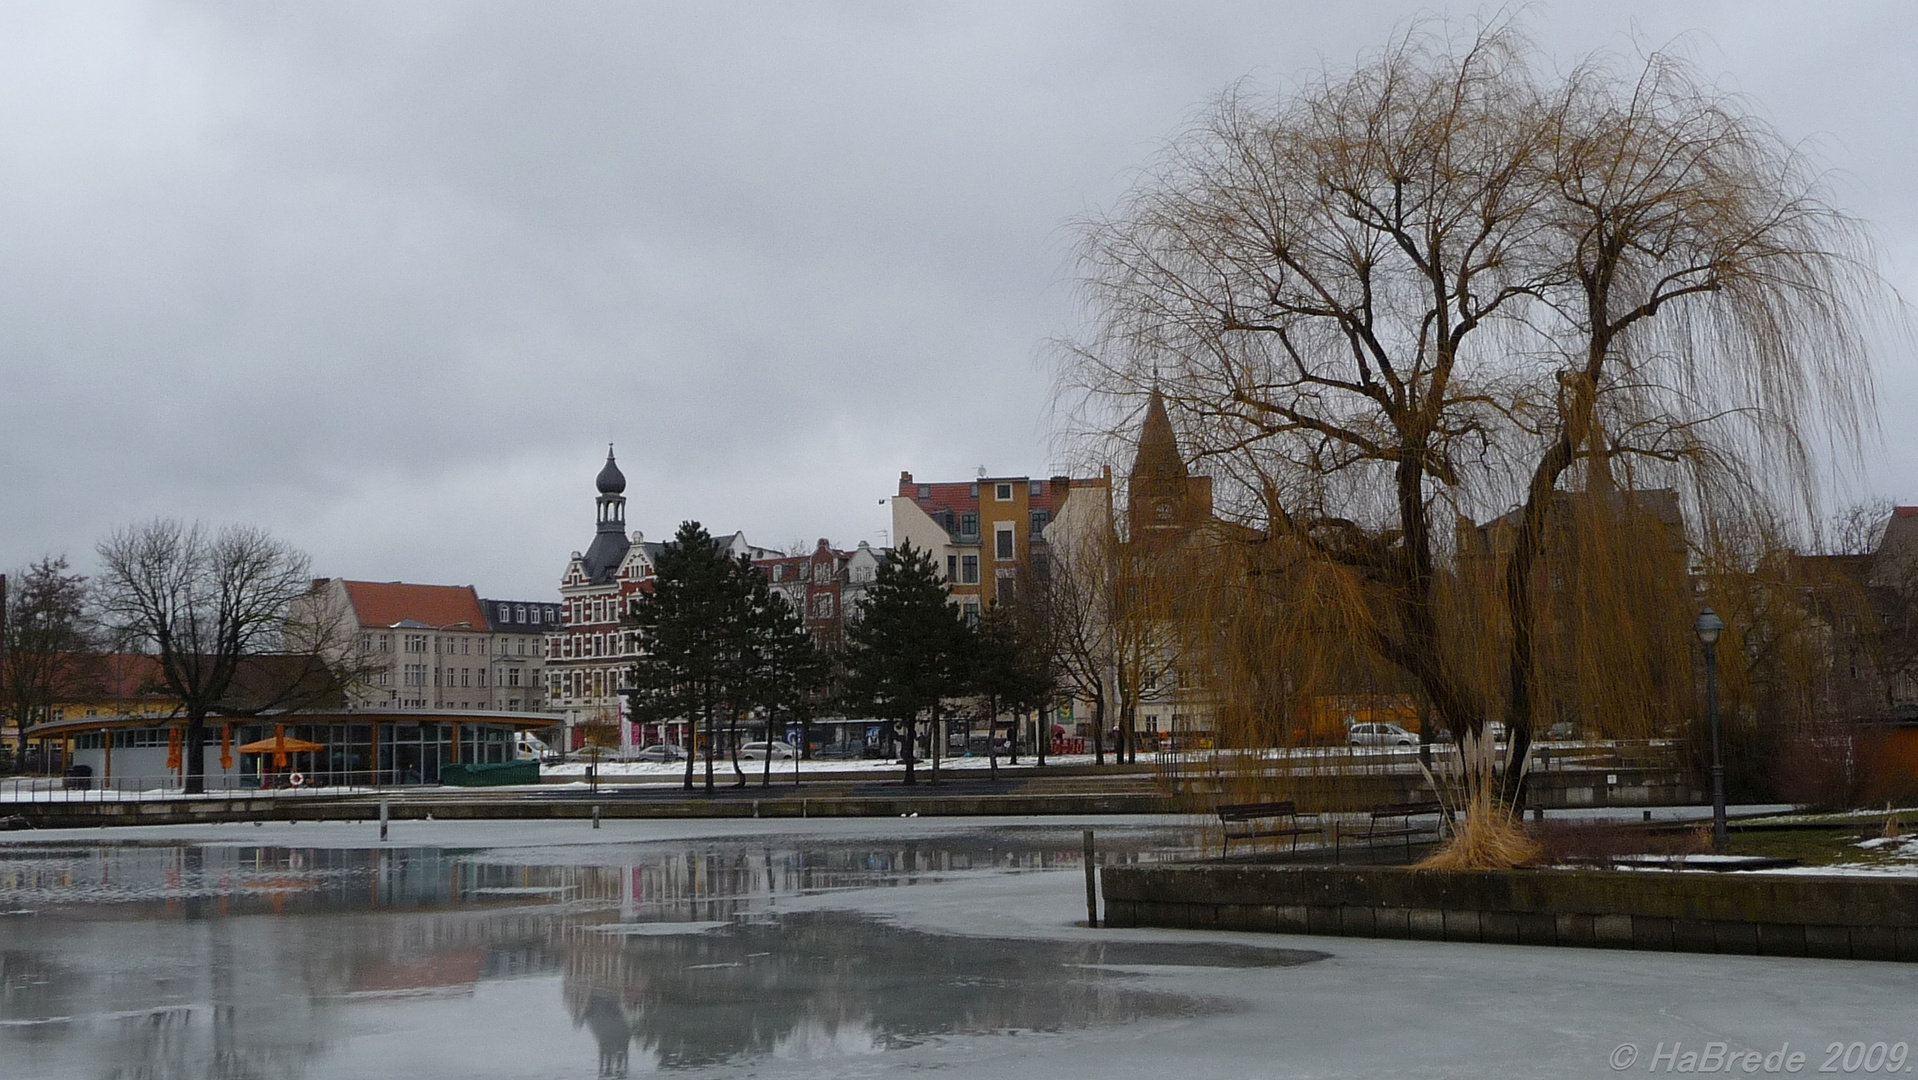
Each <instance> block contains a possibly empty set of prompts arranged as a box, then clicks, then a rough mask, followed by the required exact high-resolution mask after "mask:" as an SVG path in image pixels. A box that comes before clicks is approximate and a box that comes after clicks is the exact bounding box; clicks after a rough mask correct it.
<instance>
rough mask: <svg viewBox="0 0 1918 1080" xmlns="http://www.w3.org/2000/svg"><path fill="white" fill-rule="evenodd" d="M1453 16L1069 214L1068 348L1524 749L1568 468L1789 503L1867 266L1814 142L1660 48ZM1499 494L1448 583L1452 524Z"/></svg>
mask: <svg viewBox="0 0 1918 1080" xmlns="http://www.w3.org/2000/svg"><path fill="white" fill-rule="evenodd" d="M1448 30H1449V28H1441V29H1440V30H1438V31H1434V30H1431V29H1429V28H1418V29H1414V30H1412V31H1410V32H1408V33H1406V34H1404V35H1402V36H1401V37H1399V38H1398V39H1397V40H1396V41H1394V42H1393V43H1392V44H1391V45H1390V46H1389V47H1388V48H1387V49H1386V50H1385V51H1384V52H1383V53H1381V54H1379V55H1377V56H1375V57H1373V58H1370V59H1368V60H1366V61H1364V62H1363V63H1361V64H1360V65H1358V66H1357V67H1356V69H1355V70H1353V71H1351V72H1350V73H1346V74H1332V73H1327V74H1325V75H1324V76H1322V77H1320V78H1318V79H1316V80H1314V81H1311V82H1309V83H1306V84H1304V85H1301V86H1299V87H1297V88H1296V89H1295V90H1294V91H1293V92H1291V93H1290V94H1287V95H1285V96H1282V97H1279V98H1276V99H1272V100H1259V99H1257V98H1255V97H1254V96H1253V95H1251V94H1249V93H1246V92H1243V91H1240V90H1234V91H1232V92H1230V93H1228V94H1226V95H1225V96H1224V97H1223V98H1222V99H1221V100H1220V101H1219V102H1218V103H1217V105H1216V106H1215V107H1214V108H1213V109H1212V110H1211V112H1210V114H1209V115H1208V116H1207V117H1206V118H1205V119H1204V120H1203V121H1201V122H1200V123H1199V124H1197V125H1196V126H1195V127H1193V128H1192V129H1191V130H1189V131H1187V132H1185V133H1184V134H1183V135H1182V136H1181V137H1179V138H1178V139H1177V140H1176V141H1175V142H1174V143H1173V144H1172V145H1171V147H1170V149H1169V151H1168V152H1167V154H1166V156H1165V158H1164V159H1163V160H1162V161H1161V162H1160V163H1159V165H1158V166H1157V167H1156V168H1155V169H1153V170H1152V171H1151V172H1150V173H1149V174H1148V176H1147V178H1146V179H1145V180H1144V181H1143V182H1142V183H1141V184H1140V185H1139V186H1138V187H1137V189H1136V190H1135V191H1134V192H1133V193H1132V194H1131V195H1130V196H1129V197H1128V198H1127V199H1126V200H1125V201H1124V202H1123V204H1122V205H1121V206H1120V208H1119V209H1118V210H1117V211H1116V212H1115V213H1113V214H1112V215H1110V216H1107V217H1104V218H1101V219H1099V220H1096V221H1093V222H1091V223H1089V224H1088V226H1087V227H1086V232H1085V241H1084V247H1083V257H1084V260H1085V265H1086V267H1087V270H1088V275H1087V284H1086V295H1087V299H1088V301H1089V307H1090V310H1091V313H1092V323H1091V326H1090V330H1089V332H1088V333H1087V334H1086V335H1085V336H1084V337H1082V338H1081V339H1080V340H1079V341H1078V342H1076V343H1075V344H1073V345H1072V346H1070V347H1069V348H1068V349H1067V352H1066V355H1067V357H1068V363H1067V365H1066V370H1065V371H1064V373H1063V375H1064V380H1065V387H1066V391H1067V392H1068V393H1069V394H1071V393H1076V394H1077V397H1076V400H1077V401H1079V402H1080V403H1081V406H1080V416H1081V418H1082V421H1083V423H1084V425H1085V426H1086V428H1087V429H1088V430H1091V431H1106V432H1111V431H1114V430H1116V429H1117V426H1118V425H1117V424H1116V423H1114V420H1113V418H1115V417H1117V416H1119V415H1121V414H1122V413H1124V412H1126V411H1127V410H1129V409H1131V408H1135V407H1136V404H1137V403H1138V402H1139V401H1140V400H1142V399H1143V398H1144V397H1145V396H1146V395H1147V394H1148V393H1149V392H1150V391H1151V389H1152V388H1154V387H1155V386H1157V387H1159V388H1161V389H1162V390H1163V392H1164V394H1165V396H1166V398H1167V400H1168V403H1169V404H1170V405H1171V406H1172V411H1173V413H1174V414H1175V415H1176V416H1177V417H1178V418H1179V419H1180V420H1181V421H1183V427H1184V428H1185V431H1184V441H1186V442H1187V443H1188V445H1191V446H1193V447H1195V448H1196V449H1197V451H1198V453H1199V455H1200V456H1201V457H1202V458H1204V459H1206V460H1207V461H1208V462H1209V468H1210V470H1211V471H1212V472H1213V473H1214V475H1215V477H1216V478H1217V479H1218V480H1219V481H1220V483H1221V486H1222V487H1223V488H1224V489H1225V501H1226V502H1227V503H1229V504H1230V506H1231V509H1232V510H1233V511H1234V512H1235V513H1236V514H1237V515H1238V516H1239V517H1240V519H1241V520H1242V521H1243V522H1244V523H1245V524H1247V525H1251V526H1254V527H1256V528H1257V529H1258V530H1259V531H1260V532H1261V533H1262V534H1263V536H1264V538H1265V540H1264V546H1265V550H1266V551H1267V553H1268V557H1267V559H1266V565H1265V566H1264V567H1263V569H1266V570H1269V571H1276V570H1281V569H1284V568H1287V567H1290V568H1294V569H1298V572H1304V569H1303V568H1305V567H1310V568H1312V572H1313V573H1315V574H1322V575H1325V576H1326V580H1328V581H1330V582H1331V583H1332V586H1333V590H1334V591H1335V592H1337V593H1338V594H1339V599H1338V601H1337V602H1335V603H1332V604H1329V605H1328V606H1327V608H1326V617H1327V618H1328V619H1331V620H1333V621H1335V622H1337V623H1338V632H1339V633H1340V634H1342V635H1343V637H1344V638H1345V639H1346V640H1347V641H1349V642H1351V643H1353V644H1355V645H1357V646H1359V647H1361V648H1363V649H1364V650H1365V651H1367V652H1369V653H1371V654H1373V655H1375V656H1376V657H1378V658H1379V659H1380V660H1381V661H1383V662H1384V663H1386V664H1389V665H1391V666H1392V667H1395V668H1397V669H1399V670H1401V671H1403V672H1404V673H1406V674H1407V675H1409V676H1410V677H1411V679H1412V680H1413V681H1414V682H1415V683H1416V685H1417V686H1418V688H1419V692H1420V695H1421V697H1422V698H1423V699H1424V700H1426V701H1429V702H1430V705H1431V707H1432V709H1433V710H1434V712H1435V713H1436V715H1437V716H1438V718H1439V719H1440V720H1441V721H1442V722H1443V723H1444V724H1445V725H1446V726H1447V727H1448V728H1450V729H1451V730H1452V731H1453V732H1454V733H1456V734H1459V735H1461V736H1462V735H1463V734H1464V733H1467V732H1478V731H1479V730H1480V729H1481V728H1482V727H1483V725H1484V724H1485V723H1486V722H1487V721H1488V720H1491V719H1503V720H1504V721H1505V722H1506V723H1507V724H1508V725H1509V727H1510V729H1511V732H1512V755H1511V758H1512V760H1513V761H1515V762H1522V761H1523V760H1524V757H1525V754H1526V752H1527V749H1528V747H1529V744H1530V740H1531V737H1532V731H1533V728H1534V726H1535V721H1536V718H1537V716H1538V715H1539V687H1538V685H1537V682H1538V662H1539V661H1538V655H1537V653H1538V648H1539V623H1538V618H1539V598H1538V596H1537V595H1536V592H1537V589H1538V579H1539V575H1540V559H1541V557H1542V555H1543V553H1544V552H1545V550H1546V545H1547V541H1548V534H1549V532H1550V525H1551V516H1552V512H1553V506H1554V503H1555V501H1556V500H1557V499H1558V497H1559V495H1560V494H1561V493H1563V492H1565V491H1567V490H1573V489H1577V490H1582V491H1595V490H1597V489H1598V488H1599V487H1600V486H1601V483H1602V479H1603V478H1604V477H1609V476H1611V475H1612V474H1613V473H1614V471H1615V470H1616V471H1618V472H1622V473H1623V474H1624V475H1623V477H1622V479H1621V480H1620V485H1621V486H1622V487H1624V488H1626V489H1628V490H1629V489H1633V488H1641V487H1644V486H1647V485H1650V486H1656V487H1667V488H1672V489H1676V490H1678V491H1680V492H1682V493H1683V496H1684V500H1685V504H1686V506H1687V507H1688V509H1689V511H1690V516H1691V518H1692V521H1693V525H1694V527H1695V528H1696V529H1697V530H1698V537H1699V543H1700V546H1701V547H1708V546H1710V544H1711V543H1712V538H1713V537H1716V536H1722V535H1726V534H1727V530H1726V528H1725V525H1726V522H1727V520H1728V519H1732V518H1736V517H1738V516H1739V515H1740V514H1743V513H1746V512H1751V513H1757V514H1767V513H1782V512H1786V511H1789V509H1790V507H1791V506H1793V505H1797V506H1800V507H1804V506H1808V505H1810V504H1811V503H1812V502H1813V501H1814V500H1813V498H1812V485H1811V481H1810V476H1811V470H1810V467H1809V464H1808V461H1809V459H1808V455H1807V454H1806V453H1805V450H1804V446H1803V440H1804V439H1805V437H1806V436H1807V435H1808V434H1810V433H1811V432H1813V431H1817V432H1818V433H1819V434H1820V435H1823V436H1829V437H1830V438H1831V439H1832V440H1833V441H1834V442H1836V443H1838V444H1840V445H1845V444H1855V441H1856V439H1857V437H1858V436H1859V434H1860V431H1861V428H1862V426H1863V425H1864V424H1865V423H1866V421H1865V420H1864V417H1865V416H1866V415H1867V412H1866V406H1867V405H1868V403H1869V401H1870V398H1871V382H1872V380H1871V375H1870V368H1869V365H1868V362H1867V355H1866V352H1867V350H1866V345H1865V342H1866V334H1865V323H1866V321H1867V315H1869V314H1870V312H1871V311H1872V310H1874V309H1873V307H1872V301H1873V300H1874V299H1875V298H1877V297H1881V296H1883V295H1884V293H1883V290H1882V286H1881V285H1880V283H1879V280H1878V278H1877V277H1876V275H1875V274H1874V273H1873V272H1872V271H1871V269H1870V263H1869V250H1868V246H1867V244H1866V243H1865V240H1864V239H1863V235H1862V230H1861V228H1860V227H1859V226H1858V225H1857V224H1856V223H1855V222H1854V221H1853V220H1852V219H1850V218H1848V217H1846V216H1844V215H1843V214H1841V213H1840V212H1838V211H1837V210H1835V209H1833V208H1832V207H1831V206H1830V205H1828V203H1827V201H1826V199H1825V195H1824V191H1823V188H1822V186H1821V183H1820V180H1819V177H1818V176H1817V174H1816V173H1815V172H1814V170H1813V169H1812V168H1811V166H1810V164H1809V163H1808V162H1807V161H1806V159H1805V158H1804V157H1803V156H1802V155H1801V154H1800V153H1799V152H1798V151H1797V150H1796V149H1794V148H1793V147H1791V146H1790V145H1788V144H1786V143H1785V142H1784V141H1783V140H1782V139H1781V138H1780V137H1779V136H1778V135H1777V134H1776V133H1775V132H1774V131H1772V130H1771V129H1770V128H1769V127H1768V126H1766V125H1765V124H1764V123H1763V122H1762V121H1761V120H1759V119H1758V118H1757V117H1755V116H1754V115H1753V114H1752V113H1751V112H1750V110H1748V109H1746V108H1744V107H1743V106H1742V105H1741V103H1740V102H1739V101H1738V100H1737V99H1736V98H1733V97H1730V96H1728V95H1725V94H1723V93H1719V92H1717V91H1714V90H1713V89H1712V88H1710V87H1709V86H1707V85H1704V84H1703V83H1701V82H1700V81H1699V80H1697V79H1696V78H1695V77H1694V76H1693V75H1692V73H1691V71H1690V70H1689V69H1688V68H1687V67H1686V65H1685V64H1683V63H1682V62H1680V61H1678V60H1676V59H1674V58H1672V57H1670V56H1665V55H1654V56H1652V57H1650V58H1649V59H1648V60H1646V61H1645V62H1644V63H1643V64H1642V65H1637V66H1635V67H1634V66H1629V65H1626V64H1623V63H1620V62H1616V61H1610V60H1607V59H1604V58H1595V59H1590V60H1587V61H1586V62H1584V63H1581V64H1580V65H1578V66H1577V67H1575V68H1573V69H1572V70H1571V71H1570V72H1569V73H1567V74H1564V75H1562V76H1560V75H1555V74H1553V73H1552V72H1551V69H1550V66H1549V65H1548V64H1547V63H1545V62H1544V61H1543V60H1542V59H1541V58H1540V57H1539V56H1538V54H1537V53H1536V51H1535V50H1534V49H1532V48H1531V47H1530V46H1529V44H1528V43H1527V42H1526V41H1525V40H1524V39H1523V38H1522V36H1521V35H1520V34H1519V33H1518V32H1516V31H1515V30H1514V29H1512V28H1511V27H1510V26H1507V25H1502V24H1501V25H1494V26H1491V27H1489V28H1484V29H1480V30H1479V31H1477V32H1476V33H1473V34H1467V35H1464V36H1463V39H1462V40H1454V39H1453V38H1450V37H1447V36H1446V32H1447V31H1448ZM1508 509H1512V510H1514V514H1513V516H1512V522H1511V523H1512V528H1511V531H1510V534H1509V543H1508V544H1506V545H1505V546H1504V547H1503V548H1502V549H1501V550H1498V551H1496V552H1495V553H1494V555H1495V557H1496V558H1497V559H1498V561H1499V563H1498V568H1497V572H1496V573H1495V574H1493V575H1492V576H1491V578H1490V581H1491V582H1492V583H1493V584H1492V585H1491V586H1490V588H1489V592H1485V593H1481V594H1479V595H1471V596H1468V595H1464V593H1463V590H1462V589H1460V588H1459V587H1457V585H1456V581H1455V577H1454V575H1453V574H1452V572H1451V560H1452V558H1453V556H1454V554H1455V552H1454V549H1453V545H1452V539H1451V537H1450V536H1449V535H1448V533H1450V532H1451V531H1452V529H1453V528H1454V523H1455V522H1457V521H1458V520H1460V519H1467V520H1471V519H1477V520H1483V519H1484V518H1486V517H1490V516H1493V515H1496V514H1500V513H1504V512H1505V511H1507V510H1508ZM1287 572H1290V571H1287ZM1593 644H1594V646H1595V647H1598V646H1602V643H1593ZM1506 775H1507V777H1508V780H1507V783H1510V782H1511V781H1510V779H1509V778H1510V777H1512V776H1516V775H1518V772H1517V770H1512V771H1509V772H1508V773H1507V774H1506ZM1509 794H1510V792H1509V791H1508V795H1509Z"/></svg>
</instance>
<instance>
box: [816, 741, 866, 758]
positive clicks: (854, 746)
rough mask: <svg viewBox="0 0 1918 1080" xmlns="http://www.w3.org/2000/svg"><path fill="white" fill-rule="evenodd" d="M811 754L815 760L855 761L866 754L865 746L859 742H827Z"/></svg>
mask: <svg viewBox="0 0 1918 1080" xmlns="http://www.w3.org/2000/svg"><path fill="white" fill-rule="evenodd" d="M812 756H813V760H815V761H857V760H858V759H860V758H863V757H865V756H866V748H865V747H864V746H862V745H860V744H859V743H827V744H826V745H824V746H822V747H820V748H819V749H817V750H814V751H813V752H812Z"/></svg>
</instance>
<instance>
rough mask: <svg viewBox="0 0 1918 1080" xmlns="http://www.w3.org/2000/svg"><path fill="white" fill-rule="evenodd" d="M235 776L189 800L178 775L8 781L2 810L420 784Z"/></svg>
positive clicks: (215, 778) (0, 794) (220, 778)
mask: <svg viewBox="0 0 1918 1080" xmlns="http://www.w3.org/2000/svg"><path fill="white" fill-rule="evenodd" d="M262 779H263V778H262V777H259V776H232V775H221V774H214V775H210V776H207V777H206V778H205V784H204V786H205V792H204V793H203V794H200V795H188V794H187V793H186V787H185V783H184V781H183V780H182V779H181V777H180V775H179V774H178V773H163V774H161V775H159V776H124V775H115V776H112V777H106V778H102V777H95V776H8V777H0V810H4V809H5V808H6V807H8V806H18V805H45V804H53V803H118V802H158V801H168V800H175V799H198V798H207V799H234V798H249V799H256V798H308V797H312V796H316V795H318V796H339V795H350V794H356V793H361V792H371V791H378V790H381V789H383V788H391V787H416V786H418V785H419V781H418V780H417V779H414V780H410V781H407V780H405V779H404V778H400V777H396V776H395V775H394V774H393V773H391V772H385V773H382V774H381V775H379V776H375V775H374V774H372V773H368V772H359V773H327V774H320V775H315V776H310V777H309V776H302V777H301V778H300V779H301V783H300V784H299V785H298V786H294V785H293V784H291V783H289V782H288V780H289V777H288V776H287V775H286V774H270V775H268V776H266V777H265V778H264V780H265V783H264V784H263V783H262Z"/></svg>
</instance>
